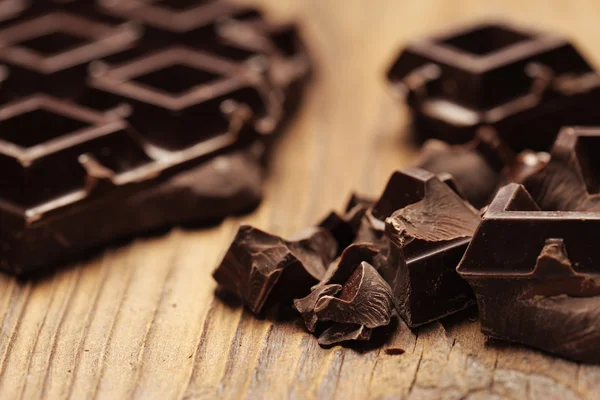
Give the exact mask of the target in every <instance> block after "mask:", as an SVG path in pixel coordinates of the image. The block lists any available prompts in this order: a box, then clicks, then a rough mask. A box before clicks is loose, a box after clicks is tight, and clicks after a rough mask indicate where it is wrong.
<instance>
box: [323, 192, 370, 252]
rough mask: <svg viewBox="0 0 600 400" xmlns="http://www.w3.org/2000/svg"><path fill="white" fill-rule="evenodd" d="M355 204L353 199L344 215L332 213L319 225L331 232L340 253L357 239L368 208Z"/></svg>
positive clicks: (359, 203) (364, 205) (358, 203)
mask: <svg viewBox="0 0 600 400" xmlns="http://www.w3.org/2000/svg"><path fill="white" fill-rule="evenodd" d="M353 202H354V198H351V199H350V202H349V203H348V208H347V209H346V213H345V214H344V215H340V214H338V213H337V212H335V211H332V212H331V213H329V215H328V216H327V217H325V218H324V219H323V220H322V221H321V222H320V223H319V224H318V226H320V227H322V228H325V229H327V230H328V231H329V232H331V234H332V235H333V237H334V238H335V239H336V241H337V243H338V250H339V252H341V251H342V250H344V249H345V248H346V247H348V246H349V245H350V244H351V243H352V242H354V241H355V240H356V239H357V235H358V232H359V229H360V226H361V223H362V219H363V217H364V215H365V213H366V211H367V208H368V206H367V205H366V204H365V203H362V202H356V204H353Z"/></svg>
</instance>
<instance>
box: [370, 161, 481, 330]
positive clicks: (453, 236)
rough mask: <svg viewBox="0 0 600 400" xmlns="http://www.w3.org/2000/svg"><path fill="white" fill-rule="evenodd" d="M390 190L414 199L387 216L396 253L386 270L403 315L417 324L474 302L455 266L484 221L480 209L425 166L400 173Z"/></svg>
mask: <svg viewBox="0 0 600 400" xmlns="http://www.w3.org/2000/svg"><path fill="white" fill-rule="evenodd" d="M385 193H394V198H395V199H398V200H401V201H404V199H407V198H409V199H410V203H409V202H408V201H404V204H402V205H401V207H399V209H398V210H397V211H396V212H394V213H393V214H392V215H391V216H390V217H389V218H387V219H386V230H385V233H386V237H387V238H388V240H389V243H390V251H389V255H388V259H387V265H386V266H385V267H384V268H382V269H381V270H380V272H381V274H382V275H383V277H384V278H385V279H386V281H387V282H388V283H390V285H391V286H392V289H393V290H394V294H395V296H396V299H397V302H398V311H399V313H400V315H401V316H402V318H403V319H404V320H405V321H406V322H407V323H408V325H409V326H411V327H414V326H418V325H422V324H425V323H427V322H431V321H434V320H436V319H439V318H442V317H444V316H446V315H449V314H452V313H454V312H457V311H460V310H462V309H464V308H466V307H469V306H470V305H471V304H473V295H472V292H471V290H470V288H469V286H468V285H467V284H466V283H465V282H464V281H463V280H462V279H460V277H459V276H458V275H457V274H456V272H455V268H456V266H457V265H458V263H459V261H460V259H461V258H462V256H463V254H464V251H465V249H466V247H467V245H468V243H469V241H470V238H471V236H472V235H473V233H474V232H475V230H476V229H477V226H478V224H479V220H480V219H479V216H478V214H477V212H476V210H474V209H473V208H472V207H471V206H469V204H468V203H467V202H465V201H464V200H463V199H462V198H460V197H459V196H458V195H457V194H456V192H454V191H453V190H452V189H451V188H450V187H449V186H447V185H446V184H444V183H443V182H441V181H440V180H439V178H437V177H436V176H435V175H434V174H432V173H430V172H427V171H424V170H419V169H409V170H403V171H398V172H396V173H394V175H393V176H392V178H391V179H390V182H389V184H388V186H387V188H386V190H385V192H384V196H385ZM403 193H406V195H403ZM415 194H417V196H415ZM390 198H391V197H390ZM390 198H388V200H389V199H390ZM392 203H395V202H392Z"/></svg>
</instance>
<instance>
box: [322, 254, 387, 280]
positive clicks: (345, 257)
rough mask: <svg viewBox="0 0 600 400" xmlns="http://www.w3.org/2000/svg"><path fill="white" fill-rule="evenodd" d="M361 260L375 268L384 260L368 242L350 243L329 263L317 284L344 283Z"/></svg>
mask: <svg viewBox="0 0 600 400" xmlns="http://www.w3.org/2000/svg"><path fill="white" fill-rule="evenodd" d="M363 261H364V262H367V263H369V264H371V265H373V266H374V267H375V269H378V265H380V264H382V263H384V262H385V260H382V259H381V255H380V250H379V249H377V248H376V247H375V246H373V245H371V244H368V243H356V244H352V245H350V246H348V247H346V249H345V250H344V252H343V253H342V255H341V256H340V257H339V259H338V260H336V261H334V262H333V263H331V265H330V266H329V268H328V269H327V271H326V272H325V275H324V276H323V279H322V280H321V282H320V283H319V285H318V286H322V285H331V284H339V285H342V284H344V283H345V282H346V281H348V279H350V276H352V274H353V273H354V271H355V270H356V268H357V267H358V266H359V265H360V263H362V262H363Z"/></svg>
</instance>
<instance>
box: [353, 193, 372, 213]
mask: <svg viewBox="0 0 600 400" xmlns="http://www.w3.org/2000/svg"><path fill="white" fill-rule="evenodd" d="M374 203H375V200H374V199H372V198H370V197H367V196H363V195H360V194H357V193H352V194H351V195H350V199H349V200H348V203H347V204H346V213H348V212H350V211H351V210H352V209H354V208H356V206H362V208H365V209H367V208H369V207H371V206H372V205H373V204H374Z"/></svg>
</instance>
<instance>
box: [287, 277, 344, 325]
mask: <svg viewBox="0 0 600 400" xmlns="http://www.w3.org/2000/svg"><path fill="white" fill-rule="evenodd" d="M341 290H342V285H322V286H318V287H315V288H314V289H313V290H312V292H310V294H309V295H308V296H306V297H303V298H301V299H294V307H295V308H296V310H298V312H299V313H300V314H301V315H302V318H303V319H304V324H305V325H306V329H308V331H309V332H314V331H315V329H316V327H317V322H319V319H318V318H317V315H316V314H315V306H316V305H317V302H318V301H319V300H320V299H321V297H323V296H335V295H336V294H338V293H339V292H340V291H341Z"/></svg>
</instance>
